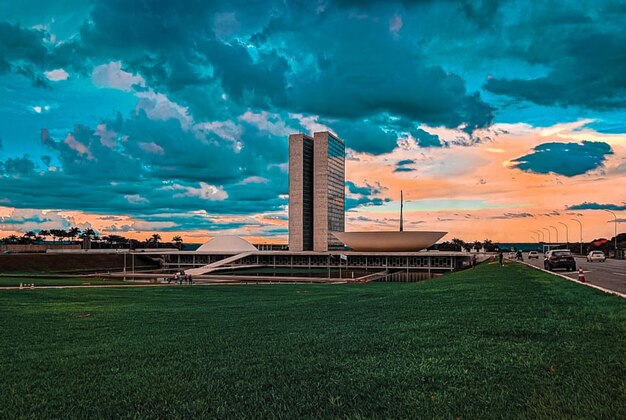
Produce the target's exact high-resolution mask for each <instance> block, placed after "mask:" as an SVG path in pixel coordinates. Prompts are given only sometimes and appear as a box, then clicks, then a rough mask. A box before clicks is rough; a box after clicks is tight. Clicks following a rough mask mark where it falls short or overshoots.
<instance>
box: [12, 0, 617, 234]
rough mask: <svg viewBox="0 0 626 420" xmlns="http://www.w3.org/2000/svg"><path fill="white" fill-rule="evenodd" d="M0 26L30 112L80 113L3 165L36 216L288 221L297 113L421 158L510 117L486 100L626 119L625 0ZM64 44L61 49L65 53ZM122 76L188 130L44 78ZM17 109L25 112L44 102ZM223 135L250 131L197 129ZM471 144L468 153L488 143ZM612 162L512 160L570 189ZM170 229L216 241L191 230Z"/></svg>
mask: <svg viewBox="0 0 626 420" xmlns="http://www.w3.org/2000/svg"><path fill="white" fill-rule="evenodd" d="M27 6H28V7H27ZM29 9H33V10H30V11H29ZM34 9H36V10H34ZM0 16H2V18H0V19H6V21H5V22H0V76H1V75H3V74H6V73H14V74H18V75H22V76H24V77H26V78H28V79H30V80H31V81H32V82H33V83H34V84H35V85H36V86H39V87H42V86H46V88H47V89H48V90H46V91H44V90H42V89H39V88H37V89H33V90H32V92H30V93H29V94H28V95H29V97H30V98H40V99H46V100H48V101H51V100H52V99H54V98H56V99H57V100H59V101H61V99H60V98H65V101H66V102H69V101H70V100H74V101H75V102H76V103H78V104H80V105H76V108H72V111H71V112H67V111H66V114H65V116H64V117H63V122H62V123H59V124H58V125H57V126H56V127H50V128H51V132H53V133H54V134H52V135H50V136H47V137H46V138H45V145H44V146H43V147H44V148H45V150H44V151H43V153H45V155H48V156H47V157H43V159H42V156H41V154H43V153H40V154H39V155H36V154H34V153H31V154H30V156H32V158H31V157H28V156H25V157H18V156H6V155H3V160H2V163H1V165H0V179H1V181H2V182H0V199H3V200H8V202H9V203H10V205H12V206H18V207H24V208H27V207H32V208H59V209H73V210H77V209H80V210H86V211H94V212H102V213H113V214H130V215H132V216H135V217H139V216H142V217H144V218H148V217H151V216H154V214H155V213H158V212H161V211H163V210H167V211H171V212H173V213H176V212H178V213H180V212H185V211H190V210H198V209H202V210H206V211H208V212H215V213H222V214H224V213H228V212H233V210H234V211H235V212H237V213H242V214H249V213H255V212H261V211H270V210H279V209H281V208H283V207H282V206H284V205H285V204H286V199H285V198H281V197H284V194H286V193H287V174H286V173H285V172H283V170H284V164H285V162H286V160H287V145H286V134H287V132H288V131H290V130H292V129H293V130H297V131H308V130H307V129H306V128H305V127H303V126H302V125H301V123H300V122H299V121H298V118H295V117H293V113H300V114H302V115H303V116H304V117H312V118H314V119H315V120H316V121H317V122H319V123H322V124H324V125H326V126H328V127H330V128H331V129H332V130H333V131H335V132H336V133H337V134H338V135H339V136H340V137H341V138H342V139H344V140H345V141H346V143H347V146H348V147H349V148H351V149H353V150H355V151H357V152H365V153H371V154H383V153H388V152H390V151H392V150H393V149H394V148H395V147H396V146H397V141H398V138H404V137H406V136H407V135H408V134H410V135H412V136H413V137H414V138H415V139H416V140H417V143H418V145H419V146H420V147H442V146H444V147H445V146H447V145H448V144H447V143H446V142H443V141H442V140H441V139H440V138H439V137H438V136H437V135H434V134H430V133H428V132H427V131H425V130H423V129H421V128H419V127H420V126H433V127H448V128H460V129H462V130H464V131H465V132H466V133H469V134H473V132H474V130H476V129H480V128H487V127H489V126H490V125H491V124H492V123H493V120H494V113H495V112H496V111H497V110H496V109H495V105H494V104H492V103H488V102H487V101H486V99H485V97H488V98H490V100H493V97H494V95H493V94H492V93H497V94H502V95H505V96H509V97H511V98H514V99H515V100H518V99H522V100H527V101H532V102H535V103H538V104H545V105H557V106H564V107H566V106H572V105H575V106H582V107H586V108H594V109H609V108H613V109H617V110H619V109H622V108H623V107H624V105H625V104H626V103H625V102H624V98H625V97H626V92H625V89H626V79H625V77H626V76H625V75H626V68H625V66H626V58H625V55H624V51H625V49H624V48H623V46H624V45H625V44H626V38H625V36H624V34H623V22H624V17H625V16H626V8H624V6H623V2H619V1H615V2H613V1H604V2H595V1H587V0H581V1H576V2H562V3H559V4H555V3H552V2H535V3H526V4H519V3H516V2H506V1H504V2H500V1H495V0H483V1H469V0H466V1H452V0H450V1H428V0H424V1H420V0H417V1H411V0H404V1H399V2H385V3H382V2H374V1H364V2H358V1H351V0H334V1H332V0H329V1H323V2H284V1H282V0H276V1H249V0H245V1H244V0H233V1H229V2H225V1H211V2H207V1H200V0H188V1H179V2H163V1H153V0H149V1H141V2H137V1H135V2H133V1H131V2H128V1H122V0H107V1H105V0H100V1H94V2H93V3H88V2H81V1H78V0H68V1H63V2H49V1H47V2H46V1H43V0H38V1H37V3H35V4H34V5H33V4H32V3H26V2H19V1H17V2H6V4H2V5H0ZM52 18H54V20H53V19H52ZM392 23H393V25H392ZM58 34H61V36H62V38H63V42H55V41H53V38H54V37H56V36H57V35H58ZM112 61H115V62H117V61H119V62H121V66H122V69H124V70H126V71H129V72H131V73H133V74H138V75H140V76H141V77H142V78H143V79H144V80H145V86H141V87H140V86H139V85H135V86H134V87H132V88H131V91H132V92H130V93H127V92H124V94H128V96H131V97H132V94H133V93H136V92H137V91H139V90H142V91H145V92H148V93H154V94H156V93H158V94H163V95H166V97H167V98H168V99H169V100H170V101H173V102H175V103H176V104H177V105H180V106H183V107H187V110H188V117H189V124H188V126H187V127H183V126H181V123H180V121H178V120H176V119H173V118H170V119H167V118H169V117H167V118H165V119H166V121H156V120H155V119H156V118H157V117H154V116H150V115H147V113H146V112H144V111H143V110H142V108H145V107H146V106H147V105H149V104H146V103H147V102H149V100H148V99H145V98H143V99H140V100H139V104H138V107H137V108H138V111H137V112H136V113H135V114H133V115H132V116H129V115H126V114H124V115H123V116H120V117H119V118H117V119H111V118H110V117H104V116H103V115H97V116H95V117H92V119H91V120H90V122H89V123H87V122H86V121H84V120H83V121H81V118H85V117H84V116H85V115H87V113H86V111H84V110H83V109H80V110H78V109H77V108H88V107H89V106H88V101H86V102H84V104H85V106H83V105H82V104H83V102H81V100H80V99H71V98H75V97H76V96H81V97H87V96H89V95H90V94H92V93H93V92H90V91H89V90H88V89H86V88H85V89H83V90H80V91H71V92H69V93H67V92H65V96H63V95H62V94H59V95H47V96H45V95H43V94H42V92H49V93H50V92H55V91H54V89H58V91H59V92H61V89H62V88H61V87H60V86H61V85H62V84H63V83H69V82H59V84H58V85H57V84H55V83H52V82H48V81H47V79H46V78H45V77H44V75H43V74H44V72H45V71H48V70H53V69H59V68H64V69H65V70H67V71H68V73H70V81H71V80H76V79H80V76H82V77H83V79H82V80H84V81H88V78H89V77H90V76H91V74H92V71H93V69H94V66H97V65H101V64H106V63H109V62H112ZM492 69H493V70H494V71H495V72H496V73H495V75H493V77H491V78H490V79H488V81H487V82H486V84H485V85H484V89H486V90H487V91H489V92H488V95H484V94H483V95H482V96H481V92H480V91H477V89H480V86H481V85H483V83H484V80H485V77H487V75H489V74H490V72H491V71H492ZM75 76H76V78H75V79H73V78H74V77H75ZM13 77H20V76H13ZM20 79H23V78H22V77H20ZM24 80H25V79H24ZM14 86H16V85H14ZM17 90H22V89H21V87H20V89H17ZM103 90H104V89H103ZM76 92H80V95H76ZM116 92H117V93H119V91H116ZM62 93H63V92H62ZM70 94H71V95H70ZM28 95H24V96H28ZM52 96H54V98H52ZM68 98H70V99H68ZM1 100H2V103H1V104H2V105H6V108H12V107H14V105H15V104H14V103H12V102H10V100H9V99H8V97H7V98H2V99H1ZM91 100H92V102H93V103H94V104H95V102H98V100H97V99H93V98H92V99H91ZM115 100H116V101H120V99H119V98H117V99H115ZM112 101H113V100H112ZM22 102H23V103H19V104H17V105H19V106H20V107H22V109H23V108H28V109H29V110H30V109H33V108H32V107H33V105H38V104H33V103H26V102H24V101H22ZM133 103H134V102H133ZM154 106H157V104H154ZM65 109H67V108H65ZM98 109H102V108H98ZM92 112H93V113H94V114H102V111H92ZM124 112H126V111H124ZM248 112H250V113H253V114H255V115H259V114H261V113H262V112H265V113H267V114H268V115H269V116H263V119H264V120H263V121H260V122H259V123H258V124H257V123H255V122H253V121H250V120H245V119H242V118H241V116H242V115H244V114H246V113H248ZM148 114H149V113H148ZM74 115H77V116H76V117H75V116H74ZM105 115H108V116H110V115H111V112H108V113H106V114H105ZM161 117H162V116H160V117H159V118H161ZM93 118H95V121H100V120H101V121H102V123H103V124H104V125H106V127H107V130H110V131H111V132H113V133H114V136H115V137H114V140H115V146H112V145H111V144H110V143H107V142H103V141H102V138H101V137H100V136H99V135H98V134H97V128H96V127H95V123H94V120H93ZM227 122H230V123H232V124H233V125H236V128H237V129H236V132H234V133H232V135H230V136H225V135H224V134H223V133H222V134H220V133H219V132H218V130H216V129H215V127H214V126H211V127H213V128H207V129H201V128H199V126H202V124H203V123H207V124H209V126H210V124H213V123H220V124H222V123H227ZM73 124H77V125H76V127H74V128H72V127H71V126H72V125H73ZM81 124H82V125H81ZM194 124H197V125H198V126H195V125H194ZM263 124H265V125H266V127H265V128H263V127H262V126H263ZM280 124H283V126H282V127H279V128H280V129H277V128H276V127H278V126H279V125H280ZM272 125H273V126H274V127H273V128H272V127H270V128H268V127H267V126H272ZM61 127H62V128H61ZM40 128H42V127H34V128H33V130H34V131H37V130H39V129H40ZM54 129H56V131H55V130H54ZM426 129H427V128H426ZM60 132H63V133H64V134H60ZM67 132H70V134H69V135H66V133H67ZM470 137H471V141H470V142H469V143H468V145H473V144H474V143H475V142H476V141H479V139H477V138H476V137H475V136H474V135H471V136H470ZM15 141H21V139H19V138H18V139H16V140H15ZM110 141H112V140H110ZM5 142H6V140H5ZM451 144H452V143H451ZM40 152H41V151H40ZM21 153H22V152H20V154H21ZM29 153H30V151H29ZM610 153H611V150H610V147H609V146H608V145H606V144H604V143H591V142H583V143H582V144H574V143H571V144H570V145H566V146H564V145H557V144H546V145H542V146H539V147H538V148H536V149H535V150H534V151H533V152H532V153H530V154H528V155H527V156H524V157H521V158H518V159H517V160H516V161H515V163H516V166H517V167H518V168H519V169H521V170H526V171H533V172H539V173H548V172H554V173H559V174H563V175H567V176H574V175H577V174H581V173H585V172H587V171H589V170H592V169H594V168H597V167H600V166H602V164H603V162H604V159H605V157H606V155H607V154H610ZM42 164H43V165H42ZM407 165H409V164H398V166H397V167H396V170H397V171H409V170H411V168H410V167H409V166H407ZM281 167H282V168H283V169H282V170H281ZM55 170H56V171H55ZM250 179H252V180H254V181H252V182H249V180H250ZM246 180H248V181H246ZM201 183H204V184H201ZM208 186H211V187H215V188H217V190H216V191H214V194H215V195H216V197H215V198H216V199H207V194H210V193H211V191H210V188H208ZM348 188H349V191H350V193H352V194H354V195H355V197H357V198H349V199H348V200H347V203H346V204H347V207H348V208H354V207H355V206H359V205H368V204H369V205H376V204H382V203H383V202H384V200H382V199H381V198H380V195H381V188H379V187H378V186H376V185H365V186H357V185H355V184H354V183H349V184H348ZM32 191H37V195H34V194H32ZM226 196H227V197H226ZM203 197H204V198H203ZM217 198H219V199H217ZM589 204H593V203H589ZM154 217H156V216H154ZM183 219H184V220H183ZM154 221H161V222H162V221H163V220H156V219H155V220H154ZM175 223H176V225H177V226H185V227H190V228H191V227H192V226H194V224H195V225H197V226H203V227H207V226H208V227H207V228H211V225H210V223H209V222H207V220H205V219H203V218H202V217H195V216H194V217H190V218H184V217H183V216H181V219H180V220H177V221H176V222H175ZM207 223H209V224H207Z"/></svg>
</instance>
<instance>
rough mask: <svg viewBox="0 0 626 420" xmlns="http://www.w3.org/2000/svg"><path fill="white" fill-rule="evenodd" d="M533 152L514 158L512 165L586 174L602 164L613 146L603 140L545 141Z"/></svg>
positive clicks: (534, 169) (556, 172) (574, 174)
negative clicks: (579, 141)
mask: <svg viewBox="0 0 626 420" xmlns="http://www.w3.org/2000/svg"><path fill="white" fill-rule="evenodd" d="M533 150H534V151H533V153H531V154H528V155H525V156H522V157H519V158H517V159H513V160H512V161H511V162H512V167H515V168H518V169H521V170H523V171H529V172H535V173H539V174H547V173H550V172H552V173H555V174H559V175H565V176H576V175H581V174H584V173H585V172H588V171H591V170H593V169H596V168H598V167H600V166H602V163H603V162H604V160H605V159H606V155H609V154H612V153H613V152H612V151H611V146H609V145H608V144H606V143H603V142H591V141H583V142H582V143H581V144H578V143H544V144H541V145H539V146H537V147H535V148H534V149H533Z"/></svg>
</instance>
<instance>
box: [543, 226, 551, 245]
mask: <svg viewBox="0 0 626 420" xmlns="http://www.w3.org/2000/svg"><path fill="white" fill-rule="evenodd" d="M541 229H543V230H545V231H546V232H548V245H550V244H551V243H552V238H551V235H550V229H548V228H541Z"/></svg>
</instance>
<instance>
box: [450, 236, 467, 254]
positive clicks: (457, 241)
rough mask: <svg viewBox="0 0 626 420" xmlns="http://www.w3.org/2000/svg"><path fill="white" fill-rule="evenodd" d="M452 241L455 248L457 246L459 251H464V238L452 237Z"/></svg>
mask: <svg viewBox="0 0 626 420" xmlns="http://www.w3.org/2000/svg"><path fill="white" fill-rule="evenodd" d="M452 243H453V244H454V246H455V248H457V249H458V250H459V251H463V247H464V246H465V242H464V241H463V240H462V239H459V238H453V239H452Z"/></svg>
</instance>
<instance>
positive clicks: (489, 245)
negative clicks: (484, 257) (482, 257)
mask: <svg viewBox="0 0 626 420" xmlns="http://www.w3.org/2000/svg"><path fill="white" fill-rule="evenodd" d="M483 248H485V251H487V252H493V251H494V250H495V246H494V245H493V242H491V240H489V239H485V240H484V241H483Z"/></svg>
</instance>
